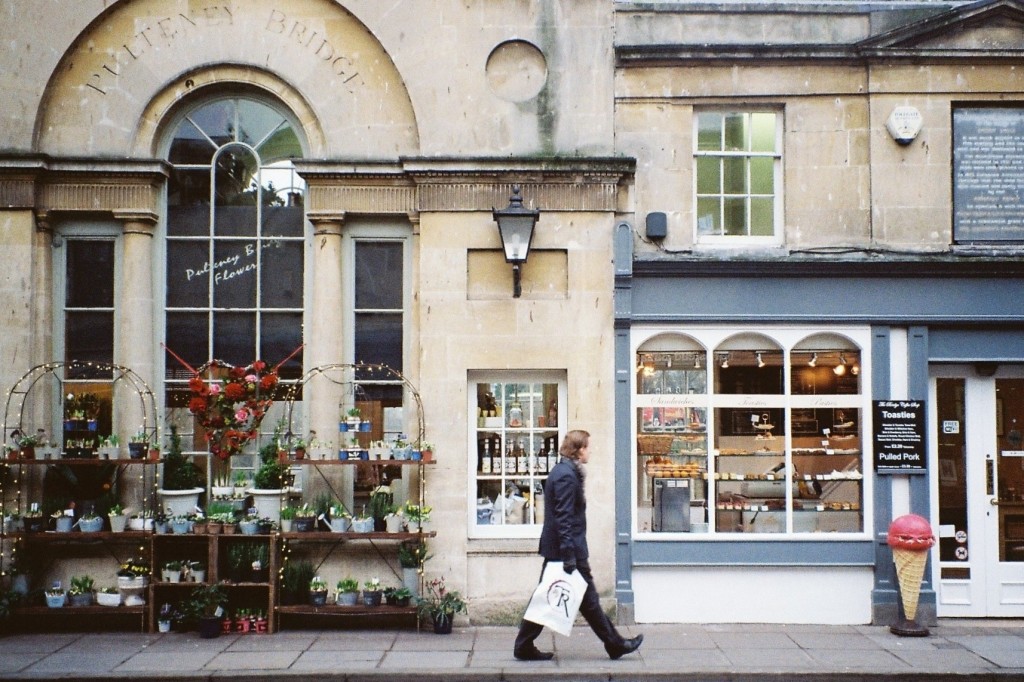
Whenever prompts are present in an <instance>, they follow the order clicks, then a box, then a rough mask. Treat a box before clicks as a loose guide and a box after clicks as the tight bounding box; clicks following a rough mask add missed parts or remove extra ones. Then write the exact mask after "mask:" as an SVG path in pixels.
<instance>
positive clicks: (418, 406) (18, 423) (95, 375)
mask: <svg viewBox="0 0 1024 682" xmlns="http://www.w3.org/2000/svg"><path fill="white" fill-rule="evenodd" d="M282 364H283V363H282ZM218 368H222V369H232V368H233V366H232V365H230V364H229V363H226V362H223V361H220V360H211V361H209V362H207V363H205V364H204V365H202V366H200V367H199V368H198V369H196V370H194V371H195V373H196V375H200V376H202V375H203V374H209V373H210V372H212V371H214V370H216V369H218ZM62 375H63V376H62ZM69 375H72V376H74V375H78V376H80V377H85V378H84V379H77V378H69ZM47 377H52V378H53V379H54V381H55V382H56V386H55V387H54V389H53V390H55V392H56V394H57V395H58V396H59V398H58V400H57V402H56V405H55V408H56V409H58V410H59V411H60V414H61V415H62V416H65V411H64V407H65V403H64V401H65V385H66V384H68V383H71V384H72V385H75V384H85V383H102V384H106V385H109V386H110V392H111V400H112V401H113V397H114V393H115V387H116V386H117V385H118V384H119V382H125V384H127V385H128V386H129V387H130V390H131V393H132V394H134V395H136V396H137V397H138V398H139V401H140V406H141V413H142V423H141V424H140V425H139V426H138V428H137V429H136V430H135V433H144V434H146V435H147V436H148V439H149V442H150V443H160V442H161V439H160V437H159V436H160V434H159V420H158V419H157V409H156V405H157V403H156V396H155V394H154V392H153V391H152V389H151V388H150V387H149V386H148V384H147V383H146V382H145V381H144V380H143V379H142V378H141V377H139V376H138V374H136V373H135V372H134V371H133V370H132V369H130V368H128V367H125V366H122V365H117V364H113V363H105V362H91V361H76V360H73V361H68V362H64V361H55V362H48V363H43V364H40V365H37V366H35V367H33V368H31V369H30V370H29V371H27V372H26V373H25V374H24V375H22V377H21V378H20V379H19V380H18V381H17V382H16V383H15V384H14V386H12V387H11V388H10V389H9V390H8V391H7V394H6V403H5V409H4V453H5V455H6V454H7V453H9V452H12V451H14V450H15V449H16V448H14V447H13V445H12V444H10V443H8V442H7V439H8V438H9V437H13V434H14V433H16V432H17V433H20V434H24V433H25V423H24V422H25V418H26V416H27V415H26V414H25V410H26V404H27V403H29V404H30V401H29V395H30V393H31V392H32V391H34V390H38V388H39V387H38V386H37V384H39V383H40V382H41V381H43V380H44V379H46V378H47ZM317 378H323V379H325V380H327V381H329V382H332V383H334V384H336V385H352V386H353V390H355V389H356V388H358V387H359V385H360V384H362V383H366V384H372V383H400V384H401V385H402V386H403V391H404V392H405V393H406V394H407V395H408V396H409V397H410V398H411V400H412V401H413V404H414V406H415V410H414V411H415V419H416V438H415V440H414V442H415V443H416V444H417V445H420V444H422V443H423V442H424V436H425V418H424V413H423V402H422V398H421V396H420V393H419V391H418V390H417V389H416V387H415V386H414V385H413V384H412V383H411V382H410V381H409V380H408V378H407V377H405V376H404V375H403V374H402V373H401V372H399V371H398V370H395V369H394V368H392V367H390V366H388V365H385V364H381V363H363V362H356V363H330V364H325V365H320V366H317V367H314V368H312V369H309V370H308V371H306V372H305V373H304V374H303V375H302V376H301V377H300V378H299V379H297V380H294V381H288V382H284V381H282V382H281V385H282V386H284V387H285V389H284V402H285V403H286V407H285V410H286V415H287V422H288V425H289V432H291V427H292V425H293V424H292V423H293V421H294V418H295V405H296V402H300V401H301V392H302V389H303V388H304V387H305V386H306V384H308V383H309V382H310V381H312V380H314V379H317ZM58 389H59V390H58ZM44 390H45V389H44ZM69 397H70V396H69ZM403 402H404V401H403ZM49 404H50V403H49V402H48V401H47V402H44V407H43V409H41V410H39V411H40V412H41V417H40V418H42V419H43V420H45V423H51V424H52V423H55V418H54V414H53V413H52V412H51V411H48V409H47V407H45V406H46V405H49ZM340 407H341V406H339V408H340ZM33 409H38V408H36V407H34V406H33ZM112 418H113V417H112ZM112 430H113V424H112ZM62 435H63V434H62ZM59 457H60V450H58V458H59ZM34 461H35V460H34ZM38 461H39V462H40V463H41V464H43V465H45V466H50V465H53V464H55V463H57V462H55V461H54V460H52V459H50V460H38ZM59 461H60V460H59V459H58V462H59ZM68 461H73V462H76V463H82V462H91V461H92V460H80V459H79V460H68ZM102 461H106V460H96V462H97V463H99V462H102ZM118 461H121V460H118ZM26 462H27V460H25V459H19V460H17V461H14V460H10V459H6V458H5V459H4V460H3V461H2V467H3V469H4V471H3V476H0V520H3V523H4V526H3V527H2V528H0V531H2V532H0V539H4V540H6V537H7V536H8V535H9V534H11V528H8V527H7V524H8V519H10V518H11V516H12V515H11V513H10V511H11V510H10V507H11V506H12V505H10V504H8V502H7V500H8V495H7V491H8V489H13V490H14V494H15V497H14V500H13V508H14V513H17V514H21V512H22V507H23V503H24V499H23V495H24V494H26V493H25V492H24V486H23V481H24V476H23V470H22V466H21V465H22V464H25V463H26ZM127 462H138V463H140V464H155V463H156V462H155V461H152V460H149V459H148V458H145V459H143V460H130V459H126V460H123V462H122V463H127ZM29 470H31V469H29ZM139 470H140V474H139V478H138V482H139V489H140V490H141V496H142V500H141V502H142V509H143V510H146V509H149V507H150V506H151V505H152V503H153V500H156V499H157V490H158V488H159V483H158V480H157V479H158V477H157V476H155V475H154V476H153V477H152V482H151V484H150V485H148V486H147V484H146V477H147V474H148V473H150V471H151V467H150V466H140V467H139ZM153 472H154V473H155V469H154V470H153ZM418 479H419V480H418V488H419V490H418V492H419V495H418V497H419V499H420V500H421V501H422V499H423V497H424V492H425V490H424V486H425V481H424V477H423V476H422V475H420V476H419V477H418ZM277 533H278V542H279V546H280V547H281V556H282V561H281V565H280V567H279V569H278V578H281V577H282V576H283V574H284V571H285V567H286V566H287V564H288V561H289V559H290V556H291V547H290V546H289V545H288V543H287V542H286V540H285V538H284V537H283V534H282V533H281V530H280V528H278V529H277ZM15 537H18V536H15ZM19 544H20V543H19V542H18V541H16V542H14V543H10V544H8V543H7V542H3V543H2V544H0V578H4V577H7V576H8V575H11V574H12V567H13V570H16V569H17V566H18V557H17V552H18V547H19ZM136 550H137V554H138V555H139V556H144V555H146V554H147V547H146V545H145V544H140V545H139V546H138V547H137V548H136ZM378 551H379V550H378ZM418 572H419V574H420V577H422V572H423V566H422V564H421V565H420V566H419V567H418Z"/></svg>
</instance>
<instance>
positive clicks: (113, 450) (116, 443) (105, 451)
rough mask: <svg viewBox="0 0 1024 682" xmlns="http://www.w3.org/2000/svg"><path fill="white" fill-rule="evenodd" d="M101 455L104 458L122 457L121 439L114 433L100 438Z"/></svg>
mask: <svg viewBox="0 0 1024 682" xmlns="http://www.w3.org/2000/svg"><path fill="white" fill-rule="evenodd" d="M98 452H99V455H100V457H102V458H103V459H119V458H120V457H121V439H120V438H118V437H117V434H115V433H112V434H110V435H109V436H104V437H103V438H101V439H100V447H99V450H98Z"/></svg>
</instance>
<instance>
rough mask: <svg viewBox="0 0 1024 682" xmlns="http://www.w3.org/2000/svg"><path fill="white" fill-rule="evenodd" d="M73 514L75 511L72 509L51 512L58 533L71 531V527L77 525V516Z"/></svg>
mask: <svg viewBox="0 0 1024 682" xmlns="http://www.w3.org/2000/svg"><path fill="white" fill-rule="evenodd" d="M68 512H71V513H68ZM73 514H74V512H73V511H72V510H71V509H66V510H63V511H59V510H58V511H55V512H53V513H52V514H50V517H51V518H52V519H53V527H54V530H56V531H57V532H58V533H70V532H71V529H73V528H74V527H75V517H74V516H73Z"/></svg>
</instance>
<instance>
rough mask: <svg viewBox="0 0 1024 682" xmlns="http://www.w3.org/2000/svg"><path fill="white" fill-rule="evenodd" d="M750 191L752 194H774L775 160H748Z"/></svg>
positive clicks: (764, 157) (759, 157) (761, 157)
mask: <svg viewBox="0 0 1024 682" xmlns="http://www.w3.org/2000/svg"><path fill="white" fill-rule="evenodd" d="M750 191H751V193H753V194H774V193H775V159H773V158H771V157H768V156H755V157H754V158H752V159H750Z"/></svg>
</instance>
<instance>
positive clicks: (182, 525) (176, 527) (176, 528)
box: [171, 520, 191, 535]
mask: <svg viewBox="0 0 1024 682" xmlns="http://www.w3.org/2000/svg"><path fill="white" fill-rule="evenodd" d="M190 525H191V524H190V523H189V522H188V520H183V521H171V531H172V532H173V533H174V534H175V535H187V534H188V530H189V526H190Z"/></svg>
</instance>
